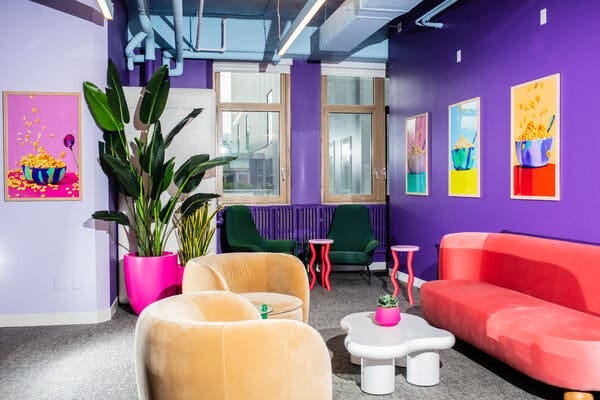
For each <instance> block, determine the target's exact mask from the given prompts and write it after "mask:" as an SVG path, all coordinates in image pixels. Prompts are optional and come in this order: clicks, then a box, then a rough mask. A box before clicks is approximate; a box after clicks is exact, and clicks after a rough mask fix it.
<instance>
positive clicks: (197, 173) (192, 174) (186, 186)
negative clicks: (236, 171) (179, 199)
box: [175, 154, 237, 193]
mask: <svg viewBox="0 0 600 400" xmlns="http://www.w3.org/2000/svg"><path fill="white" fill-rule="evenodd" d="M200 156H206V154H200V155H199V156H198V158H197V159H195V158H194V157H197V156H192V157H190V159H189V160H188V161H186V162H185V163H184V164H183V165H182V166H181V167H180V168H179V169H178V170H177V172H176V173H175V185H177V187H179V188H180V189H181V191H182V192H183V193H189V192H191V191H193V190H194V189H195V188H196V187H197V186H198V185H199V184H200V181H201V180H202V178H203V177H204V173H205V172H206V171H207V170H209V169H211V168H213V167H216V166H219V165H224V164H227V163H229V162H231V161H233V160H235V159H236V158H237V157H233V156H227V157H216V158H213V159H212V160H206V161H203V162H200V163H198V160H200ZM186 164H187V165H186Z"/></svg>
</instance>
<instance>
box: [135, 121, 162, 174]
mask: <svg viewBox="0 0 600 400" xmlns="http://www.w3.org/2000/svg"><path fill="white" fill-rule="evenodd" d="M164 160H165V144H164V141H163V136H162V133H161V131H160V121H157V122H156V124H155V125H154V132H153V134H152V139H151V140H150V143H149V144H148V147H147V148H146V151H145V152H144V155H143V157H142V158H140V166H141V167H142V169H143V170H144V171H145V172H147V173H149V174H150V175H152V171H154V170H156V169H157V168H159V167H160V166H161V165H162V164H163V162H164Z"/></svg>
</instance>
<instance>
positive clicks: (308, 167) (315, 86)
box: [290, 60, 321, 204]
mask: <svg viewBox="0 0 600 400" xmlns="http://www.w3.org/2000/svg"><path fill="white" fill-rule="evenodd" d="M290 75H291V78H290V79H291V100H290V101H291V107H290V109H291V114H292V115H291V139H290V140H291V160H290V165H291V170H292V171H291V174H290V176H291V179H292V182H291V185H292V186H291V192H292V193H291V199H292V201H291V203H292V204H320V203H321V64H318V63H309V62H306V61H302V60H294V63H293V64H292V67H291V74H290Z"/></svg>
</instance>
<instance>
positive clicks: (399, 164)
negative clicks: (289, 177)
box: [389, 0, 600, 280]
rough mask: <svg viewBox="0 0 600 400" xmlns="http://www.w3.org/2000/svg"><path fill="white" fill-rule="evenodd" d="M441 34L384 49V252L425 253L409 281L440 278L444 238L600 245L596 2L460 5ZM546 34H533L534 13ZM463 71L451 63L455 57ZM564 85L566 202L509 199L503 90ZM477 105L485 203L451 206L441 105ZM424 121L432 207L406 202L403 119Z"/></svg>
mask: <svg viewBox="0 0 600 400" xmlns="http://www.w3.org/2000/svg"><path fill="white" fill-rule="evenodd" d="M457 4H458V5H459V6H458V7H456V8H454V9H452V10H448V11H447V12H446V13H445V14H443V15H442V16H441V17H440V18H439V21H440V22H443V23H444V24H445V25H444V28H443V29H441V30H436V29H430V30H426V31H419V32H417V31H415V30H412V31H409V32H406V33H400V34H398V35H396V36H395V37H393V38H391V40H390V53H389V54H390V62H389V70H390V78H391V79H390V103H391V104H390V113H391V115H390V129H389V146H390V152H389V153H390V159H389V167H390V168H389V171H390V180H391V181H390V221H391V222H390V234H391V237H390V240H391V243H413V244H418V245H420V246H421V251H420V252H419V253H418V254H417V255H416V256H415V261H414V263H415V265H414V266H415V272H416V275H417V276H418V277H420V278H422V279H425V280H429V279H435V278H436V276H437V250H436V244H438V243H439V241H440V239H441V237H442V236H443V235H444V234H446V233H451V232H458V231H493V232H498V231H502V230H509V231H515V232H523V233H528V234H534V235H544V236H551V237H556V238H564V239H571V240H578V241H587V242H600V224H598V217H599V213H598V204H599V203H600V184H599V183H598V181H597V180H596V179H595V178H594V177H595V176H596V175H597V171H598V165H597V162H595V161H596V160H597V159H598V149H599V148H600V135H599V134H598V133H597V131H598V129H597V126H596V125H597V124H596V123H595V121H596V116H597V115H598V110H600V96H599V95H598V94H597V89H598V87H600V50H599V47H598V37H599V35H600V28H599V27H598V24H597V17H598V16H599V15H600V2H597V1H577V2H565V1H560V0H530V1H527V2H524V1H522V0H506V1H502V2H490V1H465V2H459V3H457ZM542 8H547V13H548V23H547V24H546V25H544V26H540V25H539V12H540V9H542ZM458 49H462V56H463V60H462V62H461V63H456V51H457V50H458ZM554 73H560V74H561V85H562V87H561V117H562V126H561V135H562V137H561V142H562V144H561V145H562V153H561V157H562V172H561V180H562V183H561V200H560V201H558V202H553V201H532V200H511V199H510V153H509V150H510V139H509V135H510V87H511V86H513V85H516V84H519V83H523V82H527V81H529V80H532V79H536V78H539V77H543V76H546V75H550V74H554ZM475 96H480V97H481V136H480V137H481V146H482V147H481V157H482V158H481V160H482V168H481V182H482V185H481V198H479V199H470V198H456V197H448V195H447V193H448V179H447V174H448V172H447V163H448V154H447V148H448V147H447V146H448V123H447V119H448V116H447V115H448V114H447V112H448V111H447V110H448V108H447V107H448V105H449V104H452V103H455V102H458V101H461V100H465V99H468V98H471V97H475ZM422 112H429V113H430V135H431V143H430V145H431V147H430V151H431V153H430V154H431V166H430V167H431V172H430V173H431V175H430V177H431V181H430V182H431V187H430V193H431V194H430V196H429V197H417V196H406V195H405V194H404V185H405V179H404V175H403V174H404V162H405V152H404V150H403V148H404V147H403V146H404V119H405V117H406V116H410V115H413V114H418V113H422Z"/></svg>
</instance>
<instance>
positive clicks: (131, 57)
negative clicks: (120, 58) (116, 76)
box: [125, 31, 147, 71]
mask: <svg viewBox="0 0 600 400" xmlns="http://www.w3.org/2000/svg"><path fill="white" fill-rule="evenodd" d="M146 36H147V35H146V32H144V31H139V32H138V33H136V34H135V36H134V37H132V38H131V40H130V41H129V42H128V43H127V46H125V56H126V57H127V69H128V70H130V71H133V63H134V62H143V61H144V56H143V55H141V59H140V57H139V56H140V55H139V54H135V53H134V52H133V50H134V49H135V48H136V47H137V46H138V44H140V43H142V40H144V39H145V38H146Z"/></svg>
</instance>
